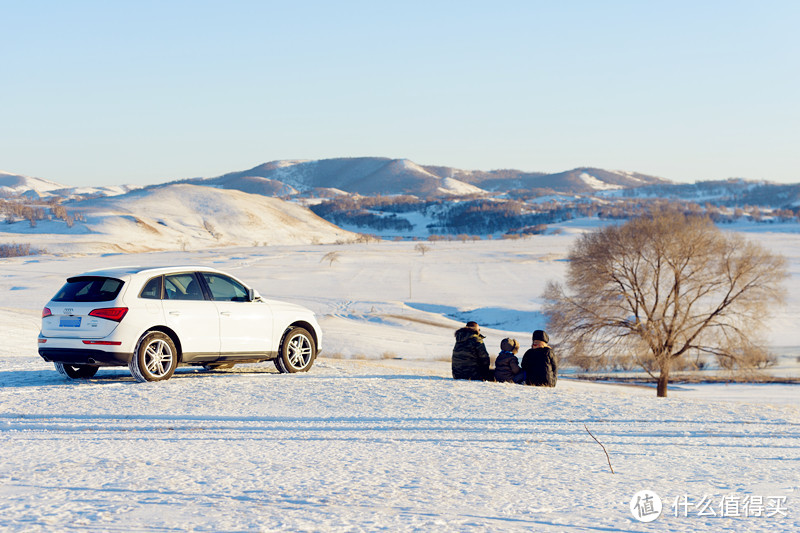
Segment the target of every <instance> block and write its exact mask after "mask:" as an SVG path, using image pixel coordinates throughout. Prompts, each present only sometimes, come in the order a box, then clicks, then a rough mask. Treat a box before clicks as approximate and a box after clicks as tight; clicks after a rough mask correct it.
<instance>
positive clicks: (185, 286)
mask: <svg viewBox="0 0 800 533" xmlns="http://www.w3.org/2000/svg"><path fill="white" fill-rule="evenodd" d="M164 289H165V291H164V299H166V300H205V296H204V295H203V289H202V288H201V287H200V282H199V280H198V279H197V277H196V276H195V275H194V274H192V273H187V274H172V275H170V276H164Z"/></svg>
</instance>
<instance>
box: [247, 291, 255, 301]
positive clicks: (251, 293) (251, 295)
mask: <svg viewBox="0 0 800 533" xmlns="http://www.w3.org/2000/svg"><path fill="white" fill-rule="evenodd" d="M255 299H256V291H254V290H253V289H247V301H248V302H252V301H253V300H255Z"/></svg>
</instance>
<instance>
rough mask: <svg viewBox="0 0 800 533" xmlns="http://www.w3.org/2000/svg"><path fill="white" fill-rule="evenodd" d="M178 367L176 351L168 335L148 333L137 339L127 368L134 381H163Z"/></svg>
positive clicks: (155, 332)
mask: <svg viewBox="0 0 800 533" xmlns="http://www.w3.org/2000/svg"><path fill="white" fill-rule="evenodd" d="M177 365H178V350H177V349H176V348H175V343H174V342H173V341H172V339H171V338H170V336H169V335H166V334H164V333H161V332H160V331H148V332H147V333H145V334H144V335H142V338H141V339H139V342H138V344H137V345H136V350H134V352H133V357H131V362H130V363H129V364H128V368H129V369H130V371H131V375H132V376H133V377H134V379H136V381H140V382H145V381H165V380H167V379H169V378H171V377H172V374H173V373H174V372H175V367H176V366H177Z"/></svg>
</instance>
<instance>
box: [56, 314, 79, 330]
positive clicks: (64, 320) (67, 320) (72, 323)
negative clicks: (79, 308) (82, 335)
mask: <svg viewBox="0 0 800 533" xmlns="http://www.w3.org/2000/svg"><path fill="white" fill-rule="evenodd" d="M58 325H59V326H60V327H62V328H79V327H81V317H79V316H62V317H61V319H60V320H59V321H58Z"/></svg>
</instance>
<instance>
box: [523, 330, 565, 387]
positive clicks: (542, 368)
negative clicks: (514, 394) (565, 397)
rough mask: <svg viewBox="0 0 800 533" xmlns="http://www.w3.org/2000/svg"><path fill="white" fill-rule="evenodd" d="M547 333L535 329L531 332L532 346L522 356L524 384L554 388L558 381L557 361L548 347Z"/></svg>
mask: <svg viewBox="0 0 800 533" xmlns="http://www.w3.org/2000/svg"><path fill="white" fill-rule="evenodd" d="M548 342H550V337H549V336H548V335H547V332H545V331H542V330H541V329H537V330H536V331H534V332H533V346H532V347H531V349H530V350H528V351H527V352H525V355H523V356H522V370H524V371H525V383H526V384H528V385H539V386H544V387H555V386H556V381H557V380H558V361H557V359H556V356H555V354H554V353H553V350H552V348H550V346H548V344H547V343H548Z"/></svg>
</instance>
